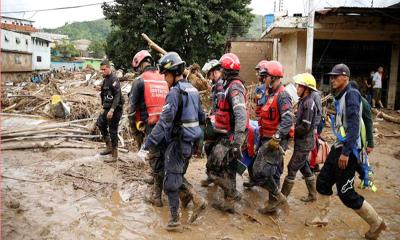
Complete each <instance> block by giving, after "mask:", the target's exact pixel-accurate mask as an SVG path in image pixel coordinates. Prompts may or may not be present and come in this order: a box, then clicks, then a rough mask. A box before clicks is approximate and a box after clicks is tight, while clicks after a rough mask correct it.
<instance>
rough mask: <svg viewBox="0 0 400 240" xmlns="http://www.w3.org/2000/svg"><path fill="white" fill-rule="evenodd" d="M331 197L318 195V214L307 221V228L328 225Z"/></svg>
mask: <svg viewBox="0 0 400 240" xmlns="http://www.w3.org/2000/svg"><path fill="white" fill-rule="evenodd" d="M330 198H331V197H330V196H327V195H322V194H319V195H318V202H317V204H318V206H317V210H316V211H317V212H316V214H315V216H314V217H313V218H312V219H308V220H306V223H305V224H306V226H309V227H324V226H326V225H328V223H329V220H328V213H329V205H330Z"/></svg>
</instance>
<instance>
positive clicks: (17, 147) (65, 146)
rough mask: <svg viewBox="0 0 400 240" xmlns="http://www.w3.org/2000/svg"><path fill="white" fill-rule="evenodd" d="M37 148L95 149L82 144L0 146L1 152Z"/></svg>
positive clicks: (43, 143)
mask: <svg viewBox="0 0 400 240" xmlns="http://www.w3.org/2000/svg"><path fill="white" fill-rule="evenodd" d="M38 148H45V149H50V148H81V149H82V148H83V149H93V148H95V147H94V146H89V145H82V144H68V143H67V144H62V145H56V144H48V142H40V143H24V144H18V145H15V146H1V150H2V151H7V150H26V149H38Z"/></svg>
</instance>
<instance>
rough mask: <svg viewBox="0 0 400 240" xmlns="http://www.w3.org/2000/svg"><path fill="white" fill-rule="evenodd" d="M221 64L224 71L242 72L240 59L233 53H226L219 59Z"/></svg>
mask: <svg viewBox="0 0 400 240" xmlns="http://www.w3.org/2000/svg"><path fill="white" fill-rule="evenodd" d="M219 63H220V64H221V67H222V68H223V69H226V70H235V71H239V70H240V61H239V58H238V57H237V56H236V55H235V54H233V53H226V54H224V55H222V57H221V59H219Z"/></svg>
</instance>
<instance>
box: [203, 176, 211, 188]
mask: <svg viewBox="0 0 400 240" xmlns="http://www.w3.org/2000/svg"><path fill="white" fill-rule="evenodd" d="M213 182H214V181H213V180H212V179H211V178H210V177H207V179H204V180H201V182H200V185H201V186H202V187H208V186H210V184H211V183H213Z"/></svg>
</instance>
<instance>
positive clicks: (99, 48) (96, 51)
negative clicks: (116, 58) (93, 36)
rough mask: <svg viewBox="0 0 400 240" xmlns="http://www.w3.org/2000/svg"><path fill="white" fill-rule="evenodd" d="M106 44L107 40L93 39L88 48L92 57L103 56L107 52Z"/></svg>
mask: <svg viewBox="0 0 400 240" xmlns="http://www.w3.org/2000/svg"><path fill="white" fill-rule="evenodd" d="M105 45H106V42H105V41H92V42H91V43H90V45H89V47H88V49H87V50H88V52H89V54H90V55H91V56H92V57H95V58H103V57H104V55H105V54H106V52H105Z"/></svg>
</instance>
